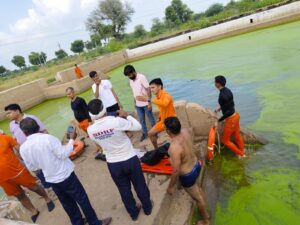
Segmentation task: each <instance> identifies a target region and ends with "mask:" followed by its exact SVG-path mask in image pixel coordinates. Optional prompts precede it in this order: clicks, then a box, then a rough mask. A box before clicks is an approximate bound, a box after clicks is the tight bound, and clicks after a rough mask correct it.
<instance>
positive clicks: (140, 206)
mask: <svg viewBox="0 0 300 225" xmlns="http://www.w3.org/2000/svg"><path fill="white" fill-rule="evenodd" d="M136 208H137V210H138V213H137V216H136V217H131V219H132V220H133V221H137V219H138V218H139V215H140V212H141V208H142V205H141V204H140V203H138V204H136Z"/></svg>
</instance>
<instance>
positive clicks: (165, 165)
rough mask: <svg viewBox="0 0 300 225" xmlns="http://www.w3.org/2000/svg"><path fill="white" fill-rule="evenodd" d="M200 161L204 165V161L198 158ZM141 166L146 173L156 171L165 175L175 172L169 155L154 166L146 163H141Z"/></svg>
mask: <svg viewBox="0 0 300 225" xmlns="http://www.w3.org/2000/svg"><path fill="white" fill-rule="evenodd" d="M198 162H199V163H200V166H201V167H202V161H201V160H198ZM141 166H142V171H143V172H146V173H156V174H165V175H171V174H172V173H173V168H172V166H171V163H170V160H169V158H168V157H166V158H164V159H162V160H160V162H159V163H158V164H156V165H154V166H149V165H147V164H145V163H141Z"/></svg>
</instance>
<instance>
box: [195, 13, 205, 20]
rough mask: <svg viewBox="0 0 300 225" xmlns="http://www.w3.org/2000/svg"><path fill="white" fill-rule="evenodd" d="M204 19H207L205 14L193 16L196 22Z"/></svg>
mask: <svg viewBox="0 0 300 225" xmlns="http://www.w3.org/2000/svg"><path fill="white" fill-rule="evenodd" d="M203 17H205V13H194V14H193V20H195V21H197V20H200V19H201V18H203Z"/></svg>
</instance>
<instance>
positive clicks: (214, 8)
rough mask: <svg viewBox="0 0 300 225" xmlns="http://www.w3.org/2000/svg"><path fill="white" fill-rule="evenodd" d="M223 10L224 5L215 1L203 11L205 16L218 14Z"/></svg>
mask: <svg viewBox="0 0 300 225" xmlns="http://www.w3.org/2000/svg"><path fill="white" fill-rule="evenodd" d="M223 10H224V7H223V5H222V4H220V3H215V4H213V5H211V6H210V7H209V8H208V9H207V10H206V11H205V15H206V16H207V17H210V16H214V15H217V14H219V13H220V12H222V11H223Z"/></svg>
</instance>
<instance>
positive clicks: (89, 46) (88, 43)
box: [84, 41, 95, 50]
mask: <svg viewBox="0 0 300 225" xmlns="http://www.w3.org/2000/svg"><path fill="white" fill-rule="evenodd" d="M84 47H85V48H86V49H87V50H91V49H93V48H94V47H95V46H94V45H93V42H91V41H86V42H84Z"/></svg>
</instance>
